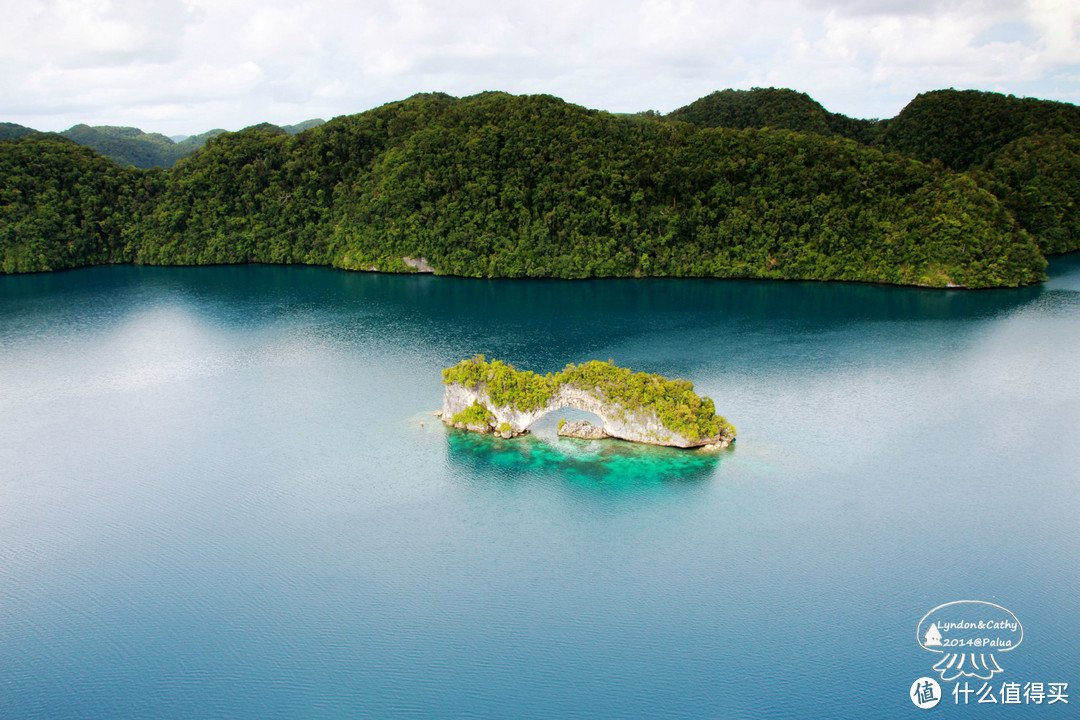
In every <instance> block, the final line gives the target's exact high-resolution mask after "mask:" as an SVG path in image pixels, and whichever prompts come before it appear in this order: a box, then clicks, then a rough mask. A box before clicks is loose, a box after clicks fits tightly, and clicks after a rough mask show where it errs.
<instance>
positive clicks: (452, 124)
mask: <svg viewBox="0 0 1080 720" xmlns="http://www.w3.org/2000/svg"><path fill="white" fill-rule="evenodd" d="M17 134H21V136H20V137H14V135H17ZM11 135H12V137H11V139H7V140H2V141H0V271H2V272H4V273H23V272H41V271H51V270H60V269H67V268H75V267H84V266H91V265H101V264H110V263H137V264H146V265H221V264H240V263H268V264H312V265H325V266H331V267H337V268H342V269H346V270H361V271H381V272H400V273H407V272H434V273H436V274H444V275H457V276H464V277H488V278H495V277H502V278H520V277H551V278H565V279H581V278H601V277H714V278H765V279H785V280H839V281H852V282H871V283H887V284H894V285H913V286H924V287H962V288H985V287H1015V286H1020V285H1028V284H1031V283H1035V282H1039V281H1041V280H1043V279H1044V278H1045V272H1044V271H1045V267H1046V259H1045V256H1046V255H1049V254H1056V253H1064V252H1070V251H1074V250H1077V249H1080V108H1078V107H1077V106H1075V105H1071V104H1067V103H1058V102H1051V101H1045V100H1034V99H1029V98H1017V97H1013V96H1006V95H1000V94H996V93H986V92H980V91H957V90H941V91H935V92H930V93H924V94H922V95H919V96H918V97H917V98H915V99H914V100H913V101H912V102H911V103H910V104H909V105H908V106H907V107H905V108H904V109H903V110H902V111H901V113H900V114H899V115H898V116H897V117H895V118H891V119H887V120H860V119H853V118H847V117H845V116H843V115H839V114H835V113H830V112H828V111H826V110H825V109H824V108H823V107H822V106H821V105H820V104H818V103H816V102H815V101H814V100H812V99H811V98H810V97H809V96H807V95H805V94H803V93H798V92H795V91H791V90H779V89H772V88H769V89H754V90H748V91H737V90H725V91H721V92H717V93H713V94H711V95H709V96H706V97H704V98H701V99H700V100H698V101H696V102H694V103H691V104H690V105H688V106H686V107H684V108H680V109H678V110H676V111H674V112H672V113H670V114H668V115H666V116H664V115H659V114H657V113H654V112H644V113H638V114H632V115H616V114H612V113H607V112H602V111H597V110H588V109H585V108H582V107H580V106H576V105H572V104H570V103H566V102H564V101H562V100H560V99H558V98H554V97H551V96H546V95H535V96H512V95H507V94H505V93H497V92H489V93H482V94H480V95H475V96H471V97H467V98H460V99H459V98H453V97H450V96H448V95H443V94H424V95H417V96H413V97H411V98H409V99H407V100H403V101H400V102H395V103H389V104H387V105H384V106H382V107H379V108H376V109H373V110H369V111H366V112H363V113H359V114H355V115H347V116H341V117H337V118H334V119H333V120H331V121H329V122H327V123H324V124H321V125H317V126H315V127H311V128H309V129H306V130H304V131H302V132H297V133H296V134H289V133H287V132H286V131H285V130H283V129H281V128H278V127H276V126H273V125H268V124H263V125H259V126H254V127H251V128H248V129H245V130H242V131H240V132H235V133H229V132H223V133H220V134H216V135H215V136H213V137H210V138H208V139H207V140H206V141H205V144H204V145H203V146H202V147H201V148H199V149H198V150H197V151H195V152H194V153H193V154H191V155H190V156H189V157H186V158H184V159H181V160H179V161H177V162H176V164H175V166H174V167H173V168H171V169H168V170H162V169H160V168H154V169H149V170H142V169H137V168H134V167H129V166H125V165H121V164H119V163H117V162H114V161H113V160H111V159H109V158H107V157H104V156H102V155H99V154H98V153H96V152H95V151H93V150H92V149H90V148H88V147H83V146H80V145H78V144H76V143H75V142H72V141H70V140H68V139H66V138H64V137H61V136H58V135H53V134H46V133H35V132H33V131H30V132H27V133H21V131H20V132H19V133H15V132H13V133H11Z"/></svg>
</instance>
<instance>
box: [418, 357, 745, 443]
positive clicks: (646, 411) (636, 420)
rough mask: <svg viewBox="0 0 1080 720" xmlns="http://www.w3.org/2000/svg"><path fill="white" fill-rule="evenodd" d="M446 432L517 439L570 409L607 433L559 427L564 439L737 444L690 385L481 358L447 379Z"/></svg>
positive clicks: (599, 368) (602, 369) (606, 366)
mask: <svg viewBox="0 0 1080 720" xmlns="http://www.w3.org/2000/svg"><path fill="white" fill-rule="evenodd" d="M442 376H443V384H444V385H445V386H446V387H445V389H444V392H443V407H442V411H441V412H440V413H439V416H440V417H441V418H442V421H443V422H444V423H446V424H447V425H450V426H452V427H456V428H458V429H461V430H469V431H471V432H477V433H482V434H487V433H491V434H494V435H497V436H499V437H502V438H512V437H518V436H521V435H524V434H526V433H528V432H529V427H530V426H532V424H533V423H535V422H536V421H537V420H539V419H540V418H542V417H543V416H545V415H547V414H548V413H550V412H554V411H556V410H559V409H560V408H565V407H571V408H576V409H578V410H584V411H586V412H590V413H593V414H595V415H597V416H598V417H599V418H600V420H601V421H602V423H603V425H602V427H596V426H593V425H591V424H589V423H587V422H584V421H578V422H576V423H570V424H565V423H564V422H560V423H559V435H564V436H565V435H571V436H573V437H579V438H585V439H603V438H608V437H612V438H618V439H621V440H628V441H630V442H637V443H645V444H649V445H665V446H668V447H678V448H703V449H706V450H720V449H723V448H726V447H728V446H729V445H731V443H732V442H734V440H735V427H734V426H733V425H732V424H731V423H729V422H728V421H727V420H726V419H724V418H723V417H721V416H719V415H717V414H716V407H715V405H714V403H713V401H712V399H710V398H707V397H701V396H699V395H698V394H697V393H696V392H694V386H693V384H692V383H690V382H688V381H686V380H668V379H667V378H665V377H662V376H660V375H654V374H650V373H643V372H638V373H635V372H632V371H631V370H629V369H627V368H621V367H617V366H615V365H614V364H613V363H612V362H611V361H610V360H609V361H608V362H606V363H604V362H599V361H597V360H593V361H590V362H587V363H582V364H580V365H574V364H573V363H571V364H569V365H567V366H566V367H565V368H563V369H562V370H561V371H559V372H558V373H555V374H552V373H548V374H546V375H537V374H536V373H534V372H531V371H528V370H525V371H519V370H517V369H515V368H514V366H513V365H508V364H506V363H503V362H501V361H499V360H492V361H491V362H488V361H487V359H486V358H485V357H484V356H483V355H476V356H474V357H472V358H470V359H468V360H463V361H461V362H460V363H458V364H457V365H454V366H453V367H450V368H447V369H445V370H443V372H442Z"/></svg>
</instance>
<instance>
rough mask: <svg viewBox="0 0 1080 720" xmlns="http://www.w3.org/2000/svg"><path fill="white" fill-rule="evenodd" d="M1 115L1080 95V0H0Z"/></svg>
mask: <svg viewBox="0 0 1080 720" xmlns="http://www.w3.org/2000/svg"><path fill="white" fill-rule="evenodd" d="M0 4H2V5H0V18H2V19H3V20H2V22H0V121H7V122H15V123H19V124H21V125H27V126H29V127H33V128H35V129H38V130H64V129H66V128H68V127H71V126H72V125H75V124H77V123H80V122H82V123H87V124H90V125H129V126H134V127H139V128H142V129H143V130H146V131H148V132H161V133H165V134H167V135H177V134H184V135H187V134H195V133H200V132H204V131H206V130H209V129H211V128H218V127H220V128H225V129H227V130H239V129H241V128H243V127H246V126H248V125H252V124H255V123H259V122H273V123H276V124H279V125H285V124H293V123H298V122H301V121H303V120H307V119H309V118H315V117H321V118H325V119H330V118H331V117H334V116H336V115H345V114H351V113H356V112H362V111H364V110H368V109H371V108H373V107H377V106H379V105H382V104H384V103H387V102H392V101H395V100H401V99H404V98H407V97H409V96H410V95H413V94H415V93H418V92H432V91H439V92H446V93H449V94H451V95H457V96H464V95H471V94H473V93H477V92H482V91H485V90H502V91H506V92H510V93H515V94H529V93H547V94H551V95H556V96H558V97H561V98H563V99H565V100H567V101H569V102H573V103H577V104H579V105H584V106H586V107H589V108H598V109H601V110H609V111H612V112H636V111H640V110H657V111H660V112H663V113H667V112H670V111H671V110H674V109H676V108H678V107H682V106H684V105H687V104H689V103H690V102H693V101H694V100H696V99H697V98H699V97H702V96H704V95H707V94H708V93H710V92H713V91H714V90H722V89H725V88H737V89H748V88H751V87H785V88H792V89H795V90H799V91H802V92H805V93H807V94H809V95H810V96H811V97H813V98H814V99H815V100H817V101H819V102H821V103H822V104H823V105H824V106H825V107H826V108H827V109H828V110H831V111H833V112H841V113H844V114H846V115H849V116H853V117H865V118H886V117H893V116H894V115H896V114H897V113H898V112H899V111H900V110H901V109H902V108H903V107H904V105H906V104H907V103H908V102H909V101H910V100H911V99H912V98H914V97H915V96H916V95H917V94H918V93H920V92H925V91H928V90H935V89H940V88H948V87H955V88H958V89H967V88H974V89H978V90H991V91H996V92H1004V93H1012V94H1015V95H1021V96H1032V97H1039V98H1044V99H1052V100H1063V101H1067V102H1072V103H1078V104H1080V0H1026V1H1025V0H955V1H934V0H755V1H753V2H726V1H725V0H711V1H710V0H700V1H699V0H550V1H547V2H545V1H544V0H532V1H531V2H516V1H515V0H357V1H349V0H288V1H284V0H0Z"/></svg>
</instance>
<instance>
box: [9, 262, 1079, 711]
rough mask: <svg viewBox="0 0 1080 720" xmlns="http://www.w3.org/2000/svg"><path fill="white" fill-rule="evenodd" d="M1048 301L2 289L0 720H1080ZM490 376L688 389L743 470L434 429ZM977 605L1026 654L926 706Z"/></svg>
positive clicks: (717, 462) (219, 272) (877, 294)
mask: <svg viewBox="0 0 1080 720" xmlns="http://www.w3.org/2000/svg"><path fill="white" fill-rule="evenodd" d="M1050 274H1051V280H1050V281H1049V282H1047V283H1045V284H1043V285H1041V286H1039V287H1034V288H1026V289H1018V290H995V291H981V292H961V291H934V290H914V289H902V288H890V287H878V286H869V285H845V284H824V283H780V282H752V281H709V280H679V281H668V280H639V281H635V280H607V281H587V282H562V281H540V280H537V281H532V280H514V281H486V280H468V279H457V278H441V277H430V276H425V277H417V276H389V275H375V274H356V273H345V272H339V271H335V270H330V269H323V268H306V267H260V266H243V267H210V268H147V267H102V268H93V269H86V270H79V271H72V272H64V273H56V274H47V275H32V276H0V718H2V719H3V720H30V719H35V720H37V719H41V720H65V719H68V718H70V719H84V718H85V719H88V720H119V719H128V718H130V719H133V720H139V719H143V718H148V719H149V718H153V719H161V720H174V719H175V720H193V719H194V720H198V719H203V718H207V719H210V718H213V719H223V720H224V719H229V720H231V719H244V720H248V719H250V720H256V719H257V720H263V719H277V718H281V719H290V720H292V719H305V718H313V719H323V718H326V719H330V718H334V719H337V718H341V719H344V718H349V719H353V718H372V719H380V720H382V719H385V720H394V719H397V718H448V719H456V718H506V719H508V720H509V719H514V720H517V719H521V718H560V719H562V718H566V719H570V718H897V717H899V718H905V717H911V718H917V717H938V718H946V717H947V718H954V717H955V718H1002V717H1008V718H1014V717H1016V718H1066V717H1069V718H1075V717H1078V713H1080V579H1078V568H1080V256H1077V255H1075V254H1074V255H1072V256H1066V257H1063V258H1057V259H1055V260H1054V261H1053V262H1052V264H1051V267H1050ZM478 352H479V353H484V354H486V355H487V356H488V357H489V358H499V359H502V360H505V361H508V362H511V363H513V364H514V365H515V366H517V367H518V368H520V369H529V370H535V371H539V372H547V371H554V370H558V369H560V368H562V367H563V366H564V365H565V364H566V363H569V362H582V361H586V360H591V359H600V360H608V359H611V360H614V362H615V363H616V364H619V365H623V366H627V367H630V368H633V369H635V370H643V371H649V372H656V373H661V374H663V375H666V376H668V377H680V378H684V379H687V380H691V381H692V382H693V383H694V384H695V387H696V389H697V390H698V392H700V393H701V394H705V395H709V396H711V397H712V398H714V399H715V401H716V405H717V409H718V411H719V412H720V413H721V414H722V415H724V416H725V417H727V418H728V419H729V420H730V421H731V422H732V423H733V424H734V425H735V426H736V427H737V428H738V440H737V442H736V444H735V447H734V448H732V449H731V450H729V451H726V452H723V453H720V454H714V455H702V454H697V453H687V452H682V451H674V450H670V451H669V450H666V449H659V448H643V447H639V446H633V445H629V444H625V443H620V442H618V441H608V442H606V443H604V442H600V443H597V442H588V441H580V440H570V439H559V438H557V437H556V435H555V424H556V422H557V419H558V418H557V417H554V416H549V417H548V418H545V419H544V420H543V421H542V422H541V423H540V424H539V425H538V426H537V427H536V429H535V432H534V434H533V435H532V436H529V437H526V438H522V439H518V440H512V441H502V440H493V439H490V438H486V437H479V436H470V435H465V434H462V433H460V432H458V431H450V430H447V429H446V428H444V427H443V426H442V425H441V423H439V422H438V420H437V419H436V418H434V417H433V415H432V412H433V411H434V410H437V409H438V408H439V407H440V405H441V394H442V385H441V379H440V370H441V369H442V368H443V367H447V366H449V365H452V364H454V363H456V362H458V361H459V360H461V359H463V358H466V357H470V356H472V355H473V354H475V353H478ZM566 416H567V417H569V416H570V415H569V414H567V415H566ZM957 600H979V601H984V602H989V603H994V604H996V605H1000V606H1001V607H1003V608H1007V609H1008V611H1011V613H1013V615H1015V617H1016V618H1017V619H1018V620H1019V621H1020V623H1022V625H1023V641H1022V643H1021V644H1020V645H1018V646H1016V647H1015V648H1012V649H1011V650H1008V651H1005V652H997V653H996V662H997V663H998V665H1000V667H1001V669H1002V672H1001V673H998V674H996V675H995V676H994V677H993V678H992V679H991V680H989V681H984V680H981V679H978V678H974V677H971V678H967V682H968V683H969V688H968V689H971V690H975V691H978V690H979V689H980V686H982V685H984V684H985V685H987V686H988V687H989V691H987V689H986V688H983V690H984V692H983V696H982V697H983V700H984V702H982V703H978V702H977V700H978V699H979V697H978V695H977V693H972V694H970V695H967V696H966V697H967V698H968V704H967V705H964V704H963V698H964V697H965V695H964V694H962V693H959V694H956V695H954V694H953V693H954V690H956V687H955V686H957V682H945V681H942V680H940V679H939V680H938V681H939V682H940V685H941V688H940V691H941V694H942V696H943V697H942V699H941V701H940V703H939V705H938V706H937V707H936V708H934V709H930V710H923V709H919V708H917V707H916V706H915V704H914V703H913V702H912V699H911V698H910V697H909V690H910V688H911V685H912V683H913V682H914V681H915V680H916V679H918V678H921V677H932V678H937V674H936V673H935V671H934V670H933V669H932V666H933V665H934V664H935V663H936V662H937V661H938V660H939V659H941V657H942V656H941V655H940V654H936V653H934V652H932V651H928V650H926V649H924V648H923V647H920V644H919V638H918V637H917V628H918V626H919V623H920V620H921V619H922V618H923V616H924V615H926V614H927V613H928V612H929V611H930V610H931V609H933V608H935V607H936V606H938V605H942V604H944V603H948V602H952V601H957ZM1007 683H1016V684H1018V685H1019V686H1022V687H1024V688H1026V689H1027V690H1028V691H1037V690H1038V689H1039V687H1040V686H1039V685H1038V684H1039V683H1041V684H1042V686H1041V687H1042V689H1043V690H1044V697H1043V698H1042V702H1041V703H1039V704H1036V702H1035V701H1034V700H1035V698H1036V697H1038V694H1037V692H1035V693H1031V694H1028V695H1025V696H1023V697H1021V698H1020V702H1017V703H1012V702H1010V703H1008V704H1006V703H1005V702H1004V701H1005V700H1006V699H1010V698H1008V697H1007V696H1006V695H1005V694H1004V691H1005V689H1006V688H1005V684H1007ZM960 684H961V685H962V684H963V683H960ZM1051 684H1054V685H1055V686H1056V695H1057V697H1056V698H1052V697H1051V696H1050V694H1049V693H1047V692H1045V691H1048V690H1049V689H1050V688H1049V686H1050V685H1051ZM1062 685H1066V686H1065V687H1062ZM1063 694H1067V698H1062V697H1061V695H1063ZM987 697H992V698H994V699H996V700H997V702H996V703H990V702H989V701H987V700H986V698H987ZM1052 699H1054V700H1056V701H1055V702H1053V703H1052V704H1051V702H1050V701H1051V700H1052ZM1065 699H1067V700H1068V703H1067V704H1066V703H1065V702H1064V700H1065ZM958 701H959V702H960V704H957V702H958Z"/></svg>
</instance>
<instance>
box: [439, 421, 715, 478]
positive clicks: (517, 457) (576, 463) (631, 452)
mask: <svg viewBox="0 0 1080 720" xmlns="http://www.w3.org/2000/svg"><path fill="white" fill-rule="evenodd" d="M446 450H447V457H448V459H449V461H450V463H451V464H452V465H456V466H460V468H461V469H463V470H464V471H466V472H468V473H470V474H472V475H475V476H478V477H487V476H492V475H498V476H502V477H508V478H515V479H516V478H518V477H522V476H527V475H533V474H551V475H557V476H559V477H561V478H563V479H565V480H566V481H567V482H570V483H580V482H583V481H585V482H589V483H594V484H598V485H603V486H607V487H612V488H630V487H635V486H640V485H646V484H652V483H656V482H701V481H705V480H708V479H709V478H711V477H712V476H713V475H714V473H715V472H716V470H717V468H719V466H720V461H721V458H722V457H723V456H724V455H725V454H726V453H727V452H731V450H728V451H725V452H703V451H698V450H679V449H676V448H667V447H656V446H652V445H642V444H639V443H631V442H624V441H622V440H615V439H607V440H579V439H577V438H558V439H557V440H555V441H554V442H548V441H546V440H545V439H542V438H540V437H537V436H536V435H533V434H529V435H523V436H521V437H517V438H513V439H510V440H504V439H502V438H498V437H495V436H493V435H480V434H478V433H473V432H468V431H465V430H456V429H454V428H447V432H446Z"/></svg>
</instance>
